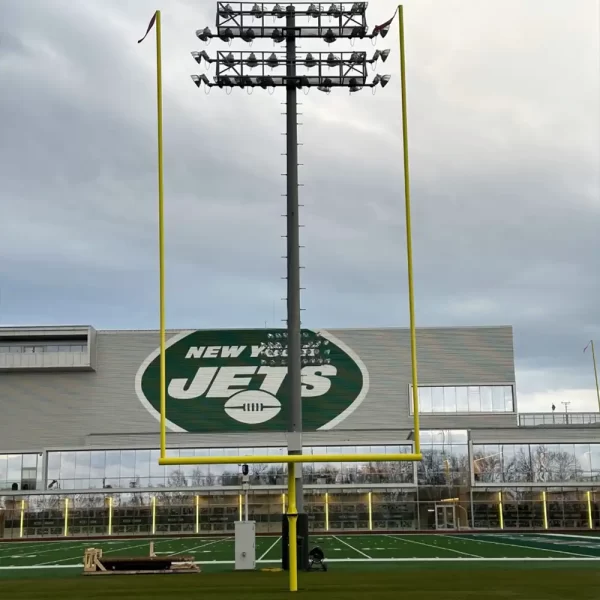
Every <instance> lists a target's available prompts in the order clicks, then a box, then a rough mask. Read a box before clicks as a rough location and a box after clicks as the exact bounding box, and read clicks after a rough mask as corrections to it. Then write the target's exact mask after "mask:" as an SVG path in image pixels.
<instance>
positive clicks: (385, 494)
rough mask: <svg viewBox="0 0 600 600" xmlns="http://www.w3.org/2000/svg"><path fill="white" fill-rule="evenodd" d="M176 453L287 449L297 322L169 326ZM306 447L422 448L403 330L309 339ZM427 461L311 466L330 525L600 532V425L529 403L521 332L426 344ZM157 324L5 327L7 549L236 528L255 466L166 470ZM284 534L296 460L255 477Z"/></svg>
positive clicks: (432, 336) (308, 473)
mask: <svg viewBox="0 0 600 600" xmlns="http://www.w3.org/2000/svg"><path fill="white" fill-rule="evenodd" d="M167 338H168V340H167V351H166V363H167V381H166V383H167V425H168V433H167V446H168V454H169V456H183V457H185V456H223V455H230V456H237V455H241V456H245V455H259V454H260V455H265V454H270V455H275V456H277V455H280V454H285V453H286V452H287V435H286V429H287V422H288V415H287V406H288V403H287V388H286V373H287V367H286V362H285V361H286V351H285V347H286V340H285V332H284V331H283V330H268V329H264V330H263V329H260V330H256V329H254V330H210V331H197V330H190V331H169V332H168V335H167ZM302 339H303V367H302V382H303V392H302V400H303V429H304V434H303V452H304V453H305V454H309V455H310V454H327V453H331V454H339V453H342V454H350V455H352V454H365V453H382V454H385V453H388V454H392V453H398V452H406V453H409V452H412V450H413V447H414V445H413V429H412V421H413V419H412V417H413V410H412V408H413V407H412V402H411V397H412V393H411V367H410V338H409V332H408V330H406V329H391V328H388V329H348V330H305V331H303V337H302ZM417 344H418V372H419V404H420V407H419V412H420V415H421V444H422V452H423V455H424V460H423V461H422V462H420V463H418V464H416V463H394V462H351V463H335V462H332V463H307V464H305V465H304V466H303V469H302V478H303V482H304V489H305V498H306V503H305V504H306V511H307V512H308V513H309V518H310V523H311V528H312V530H313V531H342V530H343V531H353V530H380V531H381V530H390V531H391V530H404V529H408V530H427V529H436V528H443V529H456V528H461V529H467V528H471V529H490V528H492V529H494V528H519V529H523V528H525V529H532V528H539V529H546V528H547V529H552V528H560V529H565V528H577V529H590V528H592V529H594V528H599V527H600V522H599V521H600V515H599V512H600V419H598V416H599V415H598V414H597V413H590V414H577V413H575V414H568V415H564V414H553V413H552V414H548V415H546V414H542V413H540V414H535V415H533V414H532V415H524V414H520V413H519V410H518V397H517V393H516V383H515V369H514V356H513V338H512V329H511V328H510V327H464V328H424V329H419V330H418V332H417ZM158 345H159V336H158V332H157V331H96V330H95V329H94V328H93V327H89V326H84V327H80V326H69V327H10V328H0V402H1V405H2V408H3V410H2V413H3V418H2V419H1V420H0V494H1V500H0V538H2V537H3V538H21V537H30V538H31V537H45V536H49V537H55V536H65V535H67V536H86V535H94V536H95V535H136V534H137V535H140V534H144V535H147V534H152V533H156V534H158V533H167V534H173V533H215V534H218V533H223V532H227V531H231V530H232V529H233V524H234V522H235V521H236V520H237V519H239V518H240V514H241V510H242V508H241V505H240V502H241V501H242V496H241V494H240V491H241V477H240V466H238V465H198V466H176V467H161V466H159V465H158V455H159V450H158V447H159V421H158V419H159V402H160V394H159V389H160V386H159V381H160V379H159V362H158V361H159V351H158ZM250 485H251V490H250V495H249V512H250V516H251V518H253V519H254V520H256V521H257V528H258V531H259V532H277V531H279V530H280V528H281V518H282V517H281V516H282V512H283V508H284V506H285V490H286V487H287V478H286V470H285V465H284V464H277V463H269V464H264V465H261V464H257V465H250Z"/></svg>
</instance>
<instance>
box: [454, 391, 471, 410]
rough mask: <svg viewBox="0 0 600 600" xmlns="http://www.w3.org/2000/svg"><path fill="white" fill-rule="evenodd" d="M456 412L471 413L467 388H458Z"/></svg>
mask: <svg viewBox="0 0 600 600" xmlns="http://www.w3.org/2000/svg"><path fill="white" fill-rule="evenodd" d="M456 411H457V412H459V413H466V412H469V398H468V394H467V388H466V387H464V386H461V387H457V388H456Z"/></svg>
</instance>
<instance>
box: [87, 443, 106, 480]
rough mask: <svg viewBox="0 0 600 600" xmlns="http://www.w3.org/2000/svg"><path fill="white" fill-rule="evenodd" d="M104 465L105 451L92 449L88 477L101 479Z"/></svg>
mask: <svg viewBox="0 0 600 600" xmlns="http://www.w3.org/2000/svg"><path fill="white" fill-rule="evenodd" d="M105 465H106V452H105V451H104V450H93V451H92V452H91V453H90V477H91V478H94V479H102V478H103V477H104V468H105Z"/></svg>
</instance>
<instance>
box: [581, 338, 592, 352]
mask: <svg viewBox="0 0 600 600" xmlns="http://www.w3.org/2000/svg"><path fill="white" fill-rule="evenodd" d="M591 343H592V342H591V341H589V342H588V344H587V346H586V347H585V348H584V349H583V351H584V352H585V351H586V350H587V349H588V348H589V347H590V344H591Z"/></svg>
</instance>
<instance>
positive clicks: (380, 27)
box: [373, 8, 398, 35]
mask: <svg viewBox="0 0 600 600" xmlns="http://www.w3.org/2000/svg"><path fill="white" fill-rule="evenodd" d="M397 13H398V8H396V10H395V12H394V14H393V16H392V18H391V19H389V20H388V21H386V22H385V23H382V24H381V25H375V27H373V35H379V33H380V32H381V31H382V30H384V29H385V28H386V27H389V26H390V25H391V24H392V21H393V20H394V19H395V18H396V14H397Z"/></svg>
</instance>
